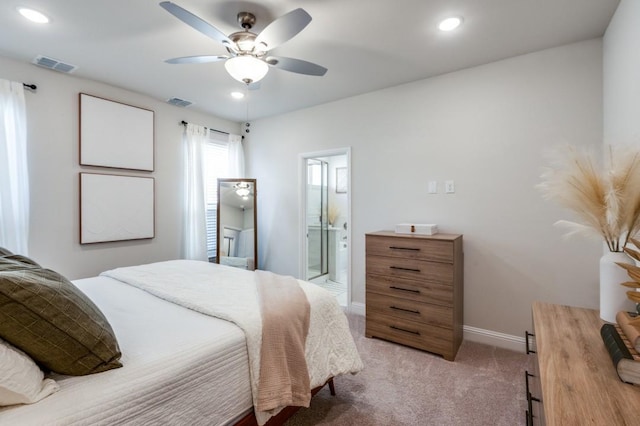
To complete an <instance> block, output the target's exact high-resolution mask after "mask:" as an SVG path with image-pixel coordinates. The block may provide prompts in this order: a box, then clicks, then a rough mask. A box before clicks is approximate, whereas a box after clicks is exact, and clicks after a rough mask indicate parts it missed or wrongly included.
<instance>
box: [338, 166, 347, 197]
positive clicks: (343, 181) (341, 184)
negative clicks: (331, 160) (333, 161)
mask: <svg viewBox="0 0 640 426" xmlns="http://www.w3.org/2000/svg"><path fill="white" fill-rule="evenodd" d="M347 181H348V175H347V168H346V167H336V194H346V193H347V189H348V188H347V187H348V184H347Z"/></svg>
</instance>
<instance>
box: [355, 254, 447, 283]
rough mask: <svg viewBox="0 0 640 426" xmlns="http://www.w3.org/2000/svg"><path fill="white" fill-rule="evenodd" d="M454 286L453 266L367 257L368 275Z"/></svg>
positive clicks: (396, 258) (422, 261)
mask: <svg viewBox="0 0 640 426" xmlns="http://www.w3.org/2000/svg"><path fill="white" fill-rule="evenodd" d="M368 274H376V275H383V276H389V277H397V278H409V279H413V280H427V281H430V282H439V283H442V284H450V285H451V284H453V265H452V264H449V263H438V262H427V261H425V260H414V259H404V258H399V257H381V256H367V275H368Z"/></svg>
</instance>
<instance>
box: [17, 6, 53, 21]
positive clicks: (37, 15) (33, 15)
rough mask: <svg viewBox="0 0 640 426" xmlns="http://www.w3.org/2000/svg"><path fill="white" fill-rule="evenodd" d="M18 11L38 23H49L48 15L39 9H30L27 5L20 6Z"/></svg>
mask: <svg viewBox="0 0 640 426" xmlns="http://www.w3.org/2000/svg"><path fill="white" fill-rule="evenodd" d="M18 12H20V15H22V16H24V17H25V18H27V19H28V20H30V21H31V22H35V23H37V24H47V23H48V22H49V18H48V17H47V15H45V14H44V13H42V12H38V11H37V10H33V9H29V8H27V7H19V8H18Z"/></svg>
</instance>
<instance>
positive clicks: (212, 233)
mask: <svg viewBox="0 0 640 426" xmlns="http://www.w3.org/2000/svg"><path fill="white" fill-rule="evenodd" d="M209 135H210V136H209V138H210V140H209V142H208V143H207V145H206V148H205V151H204V155H205V166H204V185H205V191H206V194H207V199H206V209H207V214H206V221H207V257H208V258H209V261H210V262H211V261H213V260H214V259H215V257H216V256H217V215H218V178H223V177H227V176H228V174H229V160H228V158H229V144H228V142H227V137H226V135H220V134H217V133H215V132H210V133H209Z"/></svg>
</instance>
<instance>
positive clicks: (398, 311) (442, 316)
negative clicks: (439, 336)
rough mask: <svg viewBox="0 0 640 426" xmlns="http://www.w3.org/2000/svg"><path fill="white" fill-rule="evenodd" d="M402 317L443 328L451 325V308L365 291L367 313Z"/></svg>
mask: <svg viewBox="0 0 640 426" xmlns="http://www.w3.org/2000/svg"><path fill="white" fill-rule="evenodd" d="M369 313H371V314H382V315H388V316H391V317H394V318H404V319H408V320H411V321H417V322H421V323H425V324H431V325H437V326H439V327H444V328H452V327H453V309H451V308H448V307H445V306H438V305H430V304H428V303H421V302H416V301H413V300H407V299H400V298H396V297H389V296H384V295H382V294H378V293H372V292H370V291H368V292H367V314H369Z"/></svg>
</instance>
